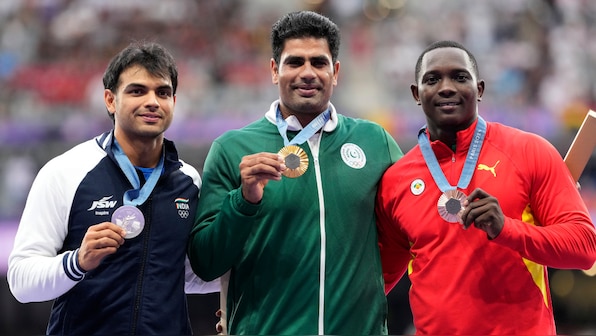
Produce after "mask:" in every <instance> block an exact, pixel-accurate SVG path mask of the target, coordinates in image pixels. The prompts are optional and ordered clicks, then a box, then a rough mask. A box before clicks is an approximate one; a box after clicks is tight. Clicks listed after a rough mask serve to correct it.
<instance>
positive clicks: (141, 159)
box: [115, 134, 163, 168]
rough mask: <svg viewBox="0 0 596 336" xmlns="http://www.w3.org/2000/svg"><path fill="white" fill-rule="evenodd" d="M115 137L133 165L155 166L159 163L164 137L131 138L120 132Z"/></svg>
mask: <svg viewBox="0 0 596 336" xmlns="http://www.w3.org/2000/svg"><path fill="white" fill-rule="evenodd" d="M115 137H116V139H117V140H118V144H119V145H120V148H122V151H123V152H124V154H126V156H127V157H128V159H129V160H130V162H131V163H132V165H133V166H136V167H143V168H154V167H156V166H157V164H158V163H159V160H160V158H161V152H162V146H163V138H161V137H160V138H153V139H151V140H147V139H137V140H131V139H128V138H126V137H123V136H119V135H118V134H115Z"/></svg>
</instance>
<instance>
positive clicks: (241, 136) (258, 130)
mask: <svg viewBox="0 0 596 336" xmlns="http://www.w3.org/2000/svg"><path fill="white" fill-rule="evenodd" d="M272 132H277V128H276V127H275V125H273V124H272V123H271V122H270V121H269V120H267V118H265V117H262V118H260V119H258V120H255V121H253V122H252V123H250V124H248V125H246V126H244V127H242V128H239V129H233V130H228V131H226V132H224V133H223V134H222V135H220V136H219V137H217V138H216V139H215V140H214V143H226V142H235V141H236V142H237V141H240V142H245V141H247V138H249V137H252V136H261V135H264V134H268V133H272Z"/></svg>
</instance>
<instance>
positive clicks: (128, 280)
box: [8, 44, 219, 334]
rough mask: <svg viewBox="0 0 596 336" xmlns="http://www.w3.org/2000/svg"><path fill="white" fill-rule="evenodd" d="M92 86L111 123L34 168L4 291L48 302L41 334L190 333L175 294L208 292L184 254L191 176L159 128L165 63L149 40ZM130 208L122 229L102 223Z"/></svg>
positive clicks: (170, 72)
mask: <svg viewBox="0 0 596 336" xmlns="http://www.w3.org/2000/svg"><path fill="white" fill-rule="evenodd" d="M104 85H105V88H106V90H105V93H104V98H105V102H106V107H107V110H108V113H109V115H110V116H111V117H113V119H114V130H113V131H110V132H106V133H104V134H102V135H100V136H98V137H96V138H95V139H92V140H89V141H87V142H84V143H82V144H79V145H78V146H76V147H74V148H72V149H71V150H69V151H67V152H66V153H64V154H62V155H60V156H58V157H56V158H54V159H52V160H50V161H49V162H48V163H47V164H46V165H45V166H44V167H43V168H42V169H41V170H40V172H39V174H38V175H37V177H36V179H35V181H34V183H33V185H32V187H31V191H30V193H29V197H28V199H27V204H26V206H25V209H24V211H23V215H22V218H21V222H20V224H19V229H18V232H17V235H16V237H15V244H14V248H13V251H12V253H11V255H10V257H9V270H8V282H9V285H10V289H11V291H12V293H13V295H14V296H15V297H16V298H17V300H19V301H20V302H36V301H37V302H38V301H46V300H53V299H55V301H54V305H53V307H52V312H51V315H50V321H49V324H48V329H47V333H48V334H191V333H192V329H191V326H190V321H189V317H188V310H187V304H186V295H185V291H186V292H195V293H196V292H203V293H206V292H213V291H217V290H219V288H218V282H217V281H214V282H211V283H205V282H203V281H202V280H200V279H199V278H198V277H196V276H195V275H194V274H193V273H192V271H191V269H190V267H189V264H188V262H187V258H186V246H187V242H188V236H189V233H190V230H191V227H192V225H193V220H194V214H195V209H196V207H197V201H198V194H199V188H200V185H201V179H200V177H199V174H198V172H197V171H196V169H194V168H193V167H192V166H190V165H188V164H186V163H184V162H183V161H181V160H180V159H179V158H178V154H177V151H176V148H175V147H174V144H173V143H172V142H171V141H168V140H166V139H165V138H164V135H163V132H164V131H165V130H166V129H167V127H168V126H169V125H170V123H171V120H172V115H173V107H174V104H175V92H176V86H177V70H176V66H175V64H174V61H173V58H172V57H171V55H170V54H169V53H168V52H167V51H166V50H165V49H163V48H162V47H161V46H159V45H157V44H145V45H142V44H139V45H137V44H131V45H130V46H129V47H127V48H126V49H124V50H123V51H122V52H121V53H120V54H119V55H117V56H116V57H114V59H113V60H112V62H111V63H110V65H109V66H108V69H107V70H106V73H105V74H104ZM154 172H155V173H154ZM131 191H132V193H131ZM126 195H128V196H126ZM131 204H132V207H134V208H136V209H138V210H140V213H142V215H141V214H140V213H139V214H137V215H138V217H139V218H140V219H139V218H137V221H138V222H144V225H141V230H140V231H137V232H135V233H134V234H132V235H131V234H130V232H128V231H127V230H126V228H123V227H120V226H118V225H117V224H118V222H119V220H113V219H112V215H113V214H114V212H115V211H116V210H117V209H119V208H121V207H122V206H123V205H129V206H130V205H131ZM133 217H134V216H133ZM136 234H138V235H136Z"/></svg>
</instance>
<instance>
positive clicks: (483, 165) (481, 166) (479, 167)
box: [478, 160, 501, 177]
mask: <svg viewBox="0 0 596 336" xmlns="http://www.w3.org/2000/svg"><path fill="white" fill-rule="evenodd" d="M499 162H501V160H498V161H497V162H496V163H495V164H494V165H493V166H492V167H490V166H488V165H485V164H483V163H481V164H479V165H478V170H486V171H488V172H490V173H492V174H493V176H494V177H497V171H496V170H495V169H496V168H497V165H498V164H499Z"/></svg>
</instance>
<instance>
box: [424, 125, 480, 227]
mask: <svg viewBox="0 0 596 336" xmlns="http://www.w3.org/2000/svg"><path fill="white" fill-rule="evenodd" d="M485 135H486V121H484V119H482V117H480V116H478V123H477V124H476V129H475V130H474V136H473V138H472V143H471V144H470V148H468V154H467V156H466V162H465V164H464V168H463V170H462V173H461V175H460V177H459V181H458V182H457V186H452V185H450V184H449V182H448V181H447V178H446V177H445V174H443V171H442V170H441V166H440V165H439V162H438V161H437V158H436V156H435V153H434V152H433V150H432V148H431V146H430V141H429V140H428V136H427V135H426V126H424V127H423V128H422V129H421V130H420V132H419V133H418V144H419V145H420V151H421V152H422V156H423V157H424V161H425V162H426V166H427V167H428V169H429V170H430V174H431V175H432V177H433V179H434V181H435V183H436V184H437V187H439V190H441V191H442V192H443V194H442V195H441V197H439V200H438V202H437V208H438V211H439V215H441V217H442V218H443V219H445V220H446V221H448V222H450V223H458V222H459V223H461V212H462V210H463V205H462V203H463V201H464V200H465V199H466V197H467V196H466V195H465V194H464V193H463V192H462V191H461V190H459V189H466V188H467V187H468V185H469V184H470V181H471V180H472V175H474V169H475V168H476V163H478V157H479V156H480V149H481V148H482V144H483V142H484V136H485Z"/></svg>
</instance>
